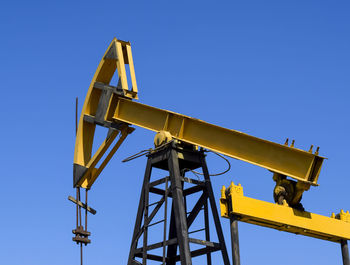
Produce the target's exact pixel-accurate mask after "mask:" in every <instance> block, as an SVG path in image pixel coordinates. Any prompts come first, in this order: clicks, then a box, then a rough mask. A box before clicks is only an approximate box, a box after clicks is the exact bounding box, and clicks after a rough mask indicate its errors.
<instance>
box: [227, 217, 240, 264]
mask: <svg viewBox="0 0 350 265" xmlns="http://www.w3.org/2000/svg"><path fill="white" fill-rule="evenodd" d="M230 228H231V245H232V264H233V265H240V264H241V259H240V255H239V240H238V221H237V220H236V219H235V217H234V216H233V215H231V216H230Z"/></svg>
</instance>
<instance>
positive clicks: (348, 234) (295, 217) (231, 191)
mask: <svg viewBox="0 0 350 265" xmlns="http://www.w3.org/2000/svg"><path fill="white" fill-rule="evenodd" d="M220 210H221V216H222V217H225V218H229V217H230V214H233V215H234V216H235V217H236V218H237V219H238V220H239V221H242V222H246V223H250V224H255V225H260V226H264V227H270V228H273V229H277V230H280V231H285V232H290V233H295V234H300V235H304V236H309V237H315V238H319V239H323V240H328V241H333V242H340V241H341V240H343V239H344V240H350V214H349V212H346V213H345V212H344V211H342V212H341V213H340V215H338V216H335V215H334V214H332V216H333V217H326V216H322V215H318V214H314V213H310V212H303V211H299V210H296V209H293V208H291V207H289V206H288V205H278V204H274V203H269V202H265V201H260V200H256V199H252V198H249V197H245V196H244V195H243V187H242V186H241V185H234V184H233V183H231V185H230V187H229V188H228V189H226V188H225V186H224V187H223V188H222V190H221V199H220ZM336 217H338V218H339V219H338V218H336Z"/></svg>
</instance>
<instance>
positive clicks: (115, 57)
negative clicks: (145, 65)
mask: <svg viewBox="0 0 350 265" xmlns="http://www.w3.org/2000/svg"><path fill="white" fill-rule="evenodd" d="M126 65H129V74H130V79H131V84H132V88H131V89H129V86H128V82H127V80H128V79H127V75H126V69H125V67H126ZM115 74H117V75H118V76H117V79H118V80H119V85H120V87H119V89H120V91H122V93H123V94H124V97H127V98H131V99H137V98H138V97H137V85H136V77H135V70H134V64H133V59H132V55H131V47H130V43H129V42H125V41H121V40H117V39H116V38H114V39H113V41H112V42H111V44H110V45H109V47H108V49H107V51H106V52H105V54H104V55H103V58H102V60H101V62H100V63H99V65H98V67H97V70H96V72H95V75H94V76H93V78H92V81H91V84H90V87H89V89H88V92H87V95H86V98H85V101H84V105H83V108H82V111H81V115H80V120H79V125H78V130H77V136H76V140H75V149H74V165H75V166H79V167H82V168H86V171H85V172H84V174H83V176H79V182H78V183H75V186H81V187H84V188H90V187H91V185H92V184H93V182H94V181H95V180H96V178H97V177H98V175H99V174H100V173H101V171H102V169H103V168H104V167H105V166H106V164H107V162H108V161H109V160H110V159H111V156H108V157H107V158H108V159H105V160H104V162H103V163H102V164H101V166H102V167H101V166H100V167H99V169H96V168H95V166H96V164H97V163H98V162H99V160H100V159H101V158H102V157H103V155H104V154H105V152H106V151H107V149H108V147H109V146H110V145H111V144H112V143H113V141H114V139H115V138H116V136H117V135H118V131H115V132H112V134H111V135H110V136H109V137H107V138H106V140H105V141H104V142H103V143H102V144H101V146H100V148H99V149H98V151H97V152H96V153H95V154H92V147H93V143H94V136H95V128H96V124H97V123H96V122H90V121H87V120H85V119H84V118H85V117H86V116H88V117H92V118H94V117H95V115H96V112H97V109H98V107H99V105H100V99H101V97H102V95H103V91H102V89H100V88H96V87H95V84H96V83H102V84H106V85H107V86H108V85H109V84H110V82H111V80H112V77H113V76H114V75H115ZM107 103H108V102H107ZM108 104H109V103H108ZM102 105H103V104H102ZM107 107H108V106H107ZM133 130H134V129H131V128H130V127H128V128H125V126H122V129H120V131H121V138H120V139H119V140H118V142H117V144H116V145H115V148H116V149H117V148H118V147H119V146H120V144H121V143H122V142H123V141H124V140H125V138H126V136H127V135H128V134H129V133H131V132H132V131H133ZM115 148H114V149H113V150H114V152H113V154H114V153H115V151H116V149H115Z"/></svg>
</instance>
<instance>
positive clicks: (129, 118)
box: [109, 97, 324, 185]
mask: <svg viewBox="0 0 350 265" xmlns="http://www.w3.org/2000/svg"><path fill="white" fill-rule="evenodd" d="M111 109H112V110H111ZM111 112H113V115H112V119H113V120H114V121H122V122H126V123H129V124H132V125H136V126H140V127H143V128H145V129H148V130H152V131H155V132H159V131H162V130H163V131H169V132H170V133H171V135H172V136H173V137H174V138H176V139H179V140H181V141H184V142H186V143H190V144H194V145H198V146H202V147H204V148H207V149H210V150H213V151H215V152H218V153H221V154H224V155H227V156H230V157H233V158H236V159H239V160H243V161H246V162H248V163H251V164H254V165H257V166H260V167H263V168H266V169H269V170H271V171H274V172H277V173H280V174H283V175H287V176H290V177H292V178H295V179H297V180H300V181H303V182H308V183H310V184H312V185H316V184H317V179H318V176H319V173H320V170H321V166H322V162H323V159H324V158H323V157H320V156H318V155H315V154H312V153H310V152H306V151H303V150H300V149H296V148H293V147H289V146H286V145H281V144H277V143H273V142H270V141H266V140H263V139H259V138H257V137H253V136H250V135H248V134H245V133H241V132H238V131H235V130H230V129H226V128H223V127H219V126H216V125H214V124H210V123H207V122H204V121H201V120H198V119H194V118H191V117H188V116H185V115H181V114H178V113H175V112H171V111H167V110H163V109H158V108H155V107H151V106H148V105H145V104H141V103H138V102H134V101H131V100H128V99H125V98H121V97H118V98H115V99H114V103H113V104H111V106H110V110H109V113H111Z"/></svg>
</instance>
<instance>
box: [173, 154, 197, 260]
mask: <svg viewBox="0 0 350 265" xmlns="http://www.w3.org/2000/svg"><path fill="white" fill-rule="evenodd" d="M168 167H169V173H170V180H171V192H172V196H173V203H174V204H173V205H174V213H175V225H176V232H177V240H178V244H179V249H180V260H181V265H192V260H191V253H190V243H189V239H188V228H187V217H186V212H185V206H184V200H183V197H184V196H183V191H182V183H181V174H180V167H179V161H178V156H177V152H176V151H175V150H174V149H171V150H170V155H169V159H168Z"/></svg>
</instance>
